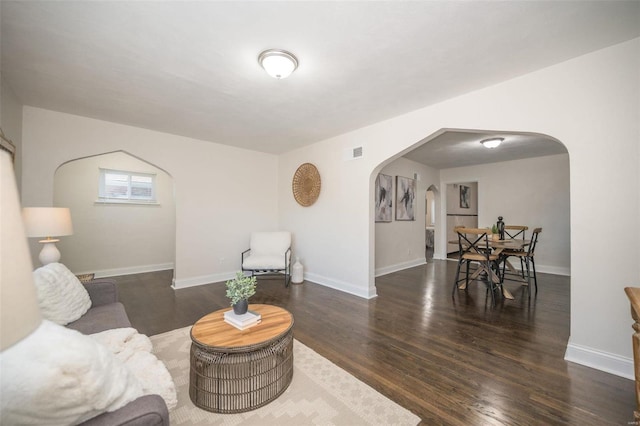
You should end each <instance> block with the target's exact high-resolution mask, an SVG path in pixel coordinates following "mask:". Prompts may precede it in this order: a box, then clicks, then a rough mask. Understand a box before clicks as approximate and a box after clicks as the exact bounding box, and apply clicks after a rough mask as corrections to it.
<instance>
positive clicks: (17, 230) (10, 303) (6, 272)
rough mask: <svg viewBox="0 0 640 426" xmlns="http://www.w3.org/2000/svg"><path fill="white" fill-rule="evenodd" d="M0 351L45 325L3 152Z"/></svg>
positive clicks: (0, 161)
mask: <svg viewBox="0 0 640 426" xmlns="http://www.w3.org/2000/svg"><path fill="white" fill-rule="evenodd" d="M0 206H2V214H0V294H2V297H0V351H4V350H5V349H6V348H8V347H10V346H11V345H13V344H15V343H17V342H19V341H20V340H22V339H23V338H25V337H26V336H28V335H29V334H31V333H32V332H33V331H34V330H35V329H36V328H38V326H39V325H40V323H41V322H42V316H41V314H40V308H39V307H38V299H37V296H36V286H35V284H34V283H33V272H32V270H33V265H32V264H31V256H30V254H29V247H28V245H27V238H26V237H25V234H24V227H23V224H22V217H21V216H20V201H19V199H18V190H17V187H16V180H15V175H14V171H13V165H12V162H11V156H10V155H9V153H8V152H6V151H2V150H0Z"/></svg>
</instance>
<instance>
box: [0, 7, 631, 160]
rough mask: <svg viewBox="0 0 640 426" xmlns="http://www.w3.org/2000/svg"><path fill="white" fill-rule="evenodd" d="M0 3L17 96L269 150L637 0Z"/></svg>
mask: <svg viewBox="0 0 640 426" xmlns="http://www.w3.org/2000/svg"><path fill="white" fill-rule="evenodd" d="M0 4H1V8H2V9H1V36H2V46H1V47H2V55H1V60H2V63H1V66H2V77H3V79H4V80H6V82H7V83H8V85H9V86H10V87H11V88H12V89H13V91H14V92H15V93H16V95H17V96H18V98H19V99H20V100H21V101H22V102H23V103H24V104H26V105H32V106H37V107H42V108H47V109H52V110H57V111H62V112H68V113H72V114H78V115H82V116H87V117H94V118H98V119H102V120H107V121H113V122H118V123H124V124H130V125H133V126H138V127H143V128H149V129H154V130H158V131H162V132H168V133H173V134H178V135H184V136H189V137H194V138H199V139H203V140H207V141H212V142H217V143H222V144H228V145H234V146H237V147H243V148H248V149H252V150H258V151H264V152H269V153H282V152H286V151H288V150H291V149H295V148H298V147H301V146H304V145H307V144H311V143H313V142H317V141H319V140H323V139H326V138H328V137H331V136H335V135H338V134H341V133H344V132H347V131H350V130H354V129H357V128H359V127H363V126H366V125H369V124H372V123H375V122H378V121H381V120H384V119H388V118H390V117H393V116H397V115H400V114H403V113H406V112H408V111H412V110H415V109H417V108H421V107H424V106H427V105H430V104H434V103H437V102H439V101H442V100H444V99H448V98H451V97H453V96H457V95H460V94H463V93H466V92H469V91H471V90H475V89H478V88H481V87H486V86H489V85H492V84H495V83H498V82H500V81H504V80H506V79H509V78H513V77H516V76H518V75H522V74H526V73H529V72H531V71H533V70H536V69H540V68H543V67H546V66H549V65H551V64H554V63H558V62H561V61H564V60H567V59H570V58H572V57H576V56H579V55H582V54H585V53H588V52H590V51H594V50H597V49H601V48H604V47H607V46H609V45H613V44H616V43H619V42H622V41H625V40H629V39H632V38H635V37H638V36H640V2H639V1H602V2H586V1H567V2H559V1H539V2H529V1H505V2H495V1H476V2H466V1H463V2H459V1H455V2H454V1H425V2H399V1H389V2H342V1H328V2H297V1H289V2H266V1H259V2H247V1H234V2H188V1H173V2H167V1H165V2H160V1H158V2H141V1H122V2H112V1H106V2H100V1H86V2H69V1H57V2H49V1H44V2H37V1H17V2H14V1H7V0H3V1H2V2H0ZM268 48H280V49H286V50H289V51H291V52H293V53H294V54H296V55H297V57H298V59H299V61H300V66H299V68H298V69H297V70H296V72H295V73H294V74H293V75H292V76H291V77H290V78H288V79H286V80H276V79H273V78H271V77H269V76H268V75H267V74H266V73H265V72H264V71H263V70H262V69H261V68H260V66H259V65H258V63H257V56H258V54H259V53H260V52H261V51H262V50H265V49H268ZM612 66H615V65H612ZM449 136H452V135H449ZM458 136H459V137H462V139H464V137H468V135H462V136H461V135H458ZM476 136H479V135H476ZM525 139H526V138H525ZM518 141H520V139H518ZM449 142H450V143H452V142H451V140H449ZM459 142H460V143H462V141H459ZM432 143H433V142H431V143H429V144H426V145H425V149H426V147H427V146H429V145H431V148H435V147H436V145H435V144H434V145H432ZM518 143H521V142H518ZM553 143H555V142H553ZM538 146H539V145H538ZM454 151H455V150H454ZM452 152H453V151H452ZM431 155H433V153H432V154H431ZM415 156H416V158H418V157H419V156H420V154H419V153H415ZM494 158H495V157H494ZM440 161H450V159H449V160H447V159H446V158H444V157H443V159H441V160H440Z"/></svg>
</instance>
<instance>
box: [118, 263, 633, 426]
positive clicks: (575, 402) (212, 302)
mask: <svg viewBox="0 0 640 426" xmlns="http://www.w3.org/2000/svg"><path fill="white" fill-rule="evenodd" d="M455 266H456V263H455V262H451V261H439V260H434V261H430V262H429V263H428V264H427V265H423V266H418V267H415V268H410V269H406V270H403V271H399V272H395V273H392V274H389V275H385V276H382V277H379V278H377V280H376V289H377V292H378V297H376V298H373V299H371V300H366V299H362V298H359V297H356V296H353V295H350V294H346V293H342V292H339V291H336V290H333V289H330V288H327V287H323V286H320V285H317V284H314V283H310V282H305V283H304V284H302V285H292V286H291V287H289V288H288V289H287V288H285V287H284V284H283V280H278V279H269V280H267V279H261V280H259V284H258V291H257V293H256V295H255V296H254V297H252V298H251V303H267V304H273V305H277V306H281V307H284V308H286V309H288V310H289V311H290V312H291V313H292V314H293V316H294V319H295V326H294V335H295V337H296V339H298V340H300V341H301V342H302V343H304V344H305V345H307V346H309V347H310V348H312V349H313V350H315V351H316V352H318V353H319V354H321V355H322V356H324V357H326V358H328V359H330V360H331V361H332V362H334V363H335V364H337V365H338V366H340V367H341V368H343V369H345V370H347V371H348V372H350V373H351V374H353V375H354V376H355V377H357V378H358V379H360V380H362V381H364V382H365V383H367V384H368V385H370V386H371V387H373V388H374V389H376V390H378V391H379V392H381V393H383V394H384V395H386V396H387V397H389V398H391V399H392V400H394V401H396V402H397V403H399V404H400V405H402V406H404V407H406V408H407V409H409V410H411V411H412V412H414V413H416V414H417V415H418V416H420V418H421V419H422V424H425V425H434V424H444V425H469V424H472V425H566V424H571V425H573V424H575V425H578V424H580V425H598V426H599V425H627V424H630V423H629V422H632V421H633V409H634V403H635V402H634V401H635V398H634V382H633V381H631V380H627V379H624V378H620V377H617V376H613V375H610V374H607V373H603V372H601V371H598V370H594V369H590V368H588V367H584V366H581V365H577V364H572V363H569V362H567V361H565V360H564V352H565V350H566V345H567V341H568V339H569V321H570V315H569V308H570V285H569V281H570V278H569V277H563V276H557V275H549V274H538V287H539V291H538V294H537V295H536V294H531V297H529V292H528V290H526V288H525V287H522V286H520V285H519V284H517V283H508V284H507V286H508V288H509V290H510V291H511V292H512V293H513V294H514V296H515V300H510V301H500V302H498V304H497V306H495V307H492V306H491V299H490V297H488V295H487V294H486V290H485V289H486V287H485V285H484V284H483V283H482V282H479V281H478V282H473V283H471V284H470V286H469V289H468V291H457V292H456V294H455V297H454V298H452V297H451V290H452V288H453V279H454V276H455ZM171 279H172V271H161V272H152V273H147V274H139V275H129V276H123V277H117V281H118V284H119V285H118V288H119V291H120V299H121V300H122V302H123V303H124V304H125V307H126V309H127V312H128V313H129V316H130V318H131V322H132V324H133V326H134V327H136V328H138V330H140V332H142V333H145V334H148V335H153V334H157V333H162V332H165V331H169V330H172V329H175V328H179V327H184V326H187V325H191V324H193V323H194V322H195V321H197V320H198V319H199V318H200V317H202V316H204V315H206V314H208V313H210V312H213V311H215V310H218V309H221V308H224V307H226V306H228V304H229V303H228V299H227V298H226V297H225V286H224V283H214V284H209V285H204V286H198V287H191V288H186V289H181V290H173V289H171V287H170V284H171ZM631 324H632V321H631V319H629V336H631V334H632V330H631ZM630 340H631V339H630ZM629 344H631V343H629Z"/></svg>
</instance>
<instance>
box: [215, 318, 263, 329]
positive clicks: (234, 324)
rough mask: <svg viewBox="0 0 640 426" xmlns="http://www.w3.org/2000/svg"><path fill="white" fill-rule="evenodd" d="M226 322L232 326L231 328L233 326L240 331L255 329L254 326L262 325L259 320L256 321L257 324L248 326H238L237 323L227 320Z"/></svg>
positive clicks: (253, 323)
mask: <svg viewBox="0 0 640 426" xmlns="http://www.w3.org/2000/svg"><path fill="white" fill-rule="evenodd" d="M224 322H226V323H227V324H229V325H230V326H232V327H235V328H237V329H238V330H246V329H247V328H251V327H253V326H254V325H258V324H260V322H261V321H260V320H258V321H256V322H252V323H250V324H247V325H238V324H236V323H233V322H231V321H228V320H227V319H226V318H225V319H224Z"/></svg>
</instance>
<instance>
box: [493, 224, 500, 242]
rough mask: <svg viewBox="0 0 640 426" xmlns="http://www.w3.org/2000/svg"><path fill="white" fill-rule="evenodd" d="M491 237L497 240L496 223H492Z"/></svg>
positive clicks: (498, 235) (498, 234) (498, 237)
mask: <svg viewBox="0 0 640 426" xmlns="http://www.w3.org/2000/svg"><path fill="white" fill-rule="evenodd" d="M491 234H493V235H491V239H492V240H493V241H497V240H499V239H500V231H498V226H497V225H496V224H493V226H492V227H491Z"/></svg>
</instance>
